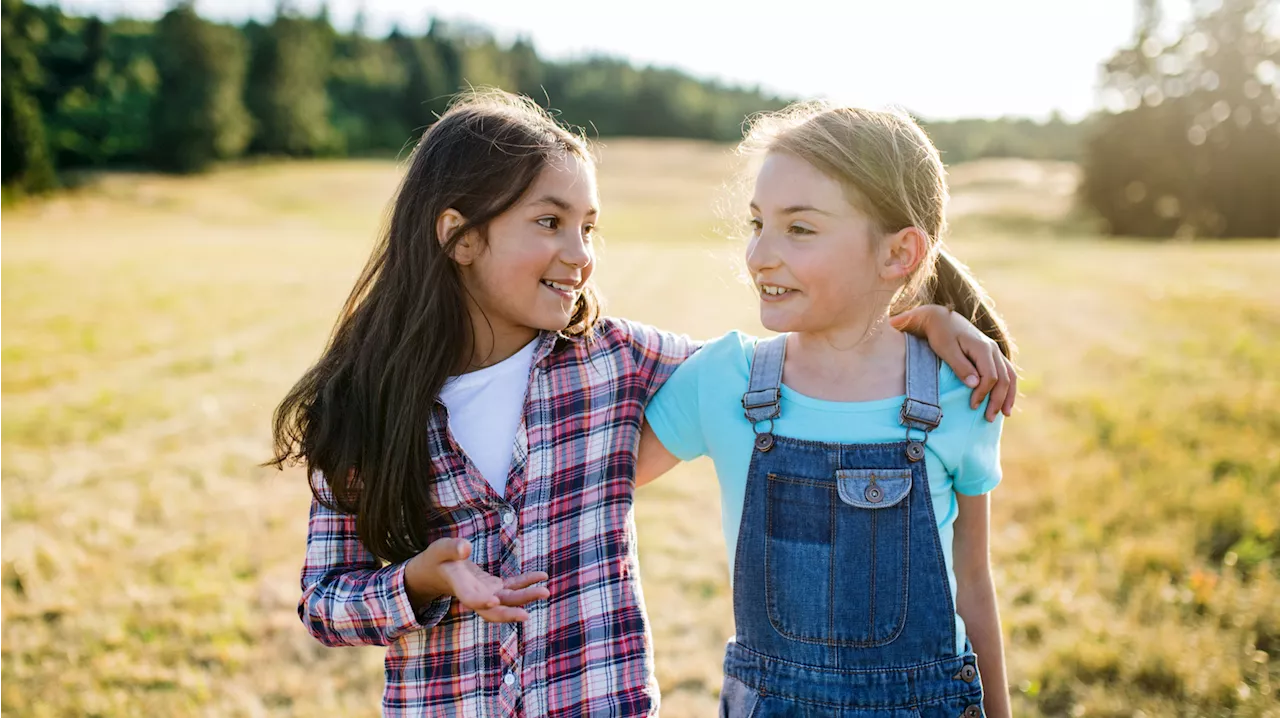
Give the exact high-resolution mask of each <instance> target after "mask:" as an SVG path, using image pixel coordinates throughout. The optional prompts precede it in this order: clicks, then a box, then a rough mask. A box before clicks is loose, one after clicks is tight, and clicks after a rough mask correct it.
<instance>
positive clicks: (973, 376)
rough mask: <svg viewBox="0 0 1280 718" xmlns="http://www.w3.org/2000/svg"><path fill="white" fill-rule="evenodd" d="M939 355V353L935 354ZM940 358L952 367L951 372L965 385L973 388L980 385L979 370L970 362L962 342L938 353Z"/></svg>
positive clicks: (952, 344) (955, 343) (954, 343)
mask: <svg viewBox="0 0 1280 718" xmlns="http://www.w3.org/2000/svg"><path fill="white" fill-rule="evenodd" d="M935 353H937V352H935ZM937 354H938V358H939V359H941V360H942V361H944V362H946V364H947V366H949V367H951V371H953V372H955V373H956V376H958V377H960V379H961V380H962V381H964V385H965V386H967V387H969V388H973V387H976V386H977V385H978V369H977V367H975V366H974V365H973V362H971V361H969V357H968V356H967V355H966V354H965V349H964V347H963V346H962V345H961V344H960V342H953V343H951V344H950V345H948V346H947V347H946V349H944V350H943V351H942V352H940V353H937Z"/></svg>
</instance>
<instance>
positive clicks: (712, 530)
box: [0, 0, 1280, 718]
mask: <svg viewBox="0 0 1280 718" xmlns="http://www.w3.org/2000/svg"><path fill="white" fill-rule="evenodd" d="M0 2H2V7H3V37H2V38H0V52H2V54H3V72H2V74H0V78H2V80H3V98H2V102H0V108H2V109H3V143H4V144H3V154H2V155H0V159H2V161H3V200H4V204H3V248H2V249H3V257H2V259H3V274H2V278H0V282H2V287H3V297H2V300H3V301H2V305H0V306H2V312H3V336H2V342H3V372H2V382H3V452H2V469H0V470H2V478H3V489H2V490H3V524H2V525H3V541H2V550H3V579H2V581H0V592H2V593H0V599H2V604H0V605H2V615H3V636H2V639H3V640H2V651H3V682H2V688H0V698H2V707H0V710H2V711H3V713H4V714H5V715H14V716H82V715H92V716H136V715H165V716H169V715H173V716H186V715H192V716H224V715H226V716H260V715H304V714H318V713H321V712H328V713H329V714H337V715H368V716H371V715H376V714H377V710H378V703H379V698H380V694H381V687H382V674H381V660H382V650H381V649H327V648H323V647H321V646H320V645H319V644H318V643H315V642H314V641H313V640H312V639H311V638H310V637H309V636H308V635H307V634H306V632H305V630H304V629H303V627H302V626H301V625H300V623H299V622H298V619H297V616H296V613H295V605H296V601H297V598H298V583H297V581H298V579H297V572H298V570H299V568H300V565H301V560H302V555H303V550H304V541H305V531H306V511H307V506H308V501H309V498H310V495H309V492H308V491H307V488H306V485H305V482H304V480H303V477H302V475H301V472H300V471H298V470H296V469H295V470H289V471H286V472H283V473H280V472H276V471H274V470H268V469H264V468H260V467H259V464H260V462H262V461H264V460H265V459H267V458H268V456H269V448H270V447H269V439H270V436H269V432H270V426H269V419H270V413H271V411H272V409H273V408H274V406H275V403H276V402H277V401H279V399H280V398H282V397H283V394H284V392H285V391H286V390H287V389H288V388H289V386H291V384H292V382H293V381H294V380H296V379H297V378H298V376H299V375H300V374H301V372H302V371H303V370H304V369H305V368H306V367H307V366H308V365H309V364H310V362H312V361H314V360H315V359H316V358H317V357H318V355H319V353H320V351H321V350H322V348H323V345H324V342H325V339H326V337H327V332H328V330H329V328H330V326H331V323H332V322H333V320H334V318H335V317H336V315H337V312H338V310H339V308H340V306H341V303H342V300H343V299H344V298H345V296H346V293H347V292H348V291H349V289H350V287H351V284H352V282H353V281H354V279H355V277H356V274H357V273H358V272H359V270H360V268H361V266H362V264H363V262H364V260H365V258H366V257H367V255H368V252H369V249H370V247H371V245H372V242H373V241H374V239H375V237H376V236H377V232H378V228H379V223H380V221H381V218H382V215H383V211H384V209H385V207H386V204H387V202H388V201H389V200H390V199H391V197H392V193H393V192H394V190H395V187H396V183H397V181H398V179H399V175H400V170H401V165H400V164H399V163H400V162H401V161H403V159H404V158H405V157H407V155H408V152H409V150H410V149H411V148H412V146H413V143H414V142H415V141H416V139H417V137H418V136H419V135H420V134H421V131H422V129H423V128H424V127H426V126H427V125H429V124H430V122H431V121H432V118H433V113H438V112H441V111H442V110H443V108H444V107H445V106H446V104H447V102H448V98H449V96H450V95H451V94H452V93H454V92H456V91H458V89H460V88H463V87H466V86H467V85H477V86H478V85H495V86H499V87H503V88H505V89H508V90H512V91H517V92H522V93H525V94H528V95H530V96H532V97H534V98H536V99H537V100H538V101H539V102H540V103H542V104H545V105H547V106H549V107H552V108H555V109H556V110H557V111H558V113H559V117H560V118H561V119H562V120H563V121H564V122H566V123H570V124H573V125H577V126H580V127H583V128H584V129H585V131H586V133H587V135H588V136H590V137H591V138H593V139H594V140H595V141H596V142H597V147H598V151H599V155H600V192H601V199H602V203H603V215H602V219H601V230H602V233H603V236H604V239H605V241H604V243H603V246H602V249H601V257H600V264H599V270H598V272H597V275H596V276H597V278H598V280H599V284H600V286H601V289H602V290H603V293H604V295H605V297H606V301H607V309H608V311H609V312H610V313H612V314H618V315H622V316H627V317H630V318H633V319H637V320H641V321H645V322H649V323H653V324H655V325H658V326H660V327H663V328H666V329H671V330H676V331H680V332H685V333H688V334H690V335H692V336H695V337H699V338H710V337H713V336H716V335H719V334H721V333H723V332H725V331H728V330H730V329H735V328H737V329H743V330H746V331H752V332H760V331H761V327H760V325H759V323H758V321H757V318H756V302H755V300H754V295H753V293H752V292H751V291H750V290H749V289H748V288H747V287H745V286H744V285H743V284H742V283H741V282H740V281H739V279H738V273H737V266H738V263H739V259H740V256H741V254H742V247H741V246H739V245H738V244H736V243H735V242H734V241H732V240H731V239H729V238H727V237H726V236H725V234H724V232H723V231H722V229H723V226H724V222H723V220H724V218H725V216H726V213H727V216H729V217H730V218H733V217H736V216H737V215H738V214H741V211H742V210H741V208H736V207H733V206H731V205H726V203H727V202H728V201H729V199H728V197H729V195H728V194H727V193H726V192H725V187H726V183H727V182H728V181H729V180H730V178H731V176H732V174H733V173H734V171H735V169H736V165H735V161H734V159H733V157H732V155H731V150H732V146H733V145H732V143H733V142H734V141H735V140H736V139H738V138H739V137H740V136H741V127H742V123H743V120H744V118H745V117H746V116H748V115H749V114H750V113H753V112H757V111H762V110H769V109H776V108H778V107H781V106H783V105H784V104H786V103H787V102H789V101H792V100H796V99H806V98H810V97H817V96H823V97H829V98H831V99H834V100H837V101H842V102H852V103H856V104H861V105H865V106H871V107H884V106H887V105H893V106H897V107H901V108H903V109H905V110H907V111H909V112H911V113H912V114H913V115H915V116H916V117H918V119H920V121H921V122H922V123H923V124H924V126H925V128H926V130H927V132H928V133H929V135H930V136H931V137H932V138H933V140H934V142H935V143H936V144H937V145H938V147H939V148H940V149H941V150H942V153H943V158H944V160H945V161H946V162H947V164H948V168H949V173H950V182H951V189H952V195H953V196H952V201H951V205H950V208H949V212H950V220H951V222H952V234H951V236H950V237H949V239H948V241H949V243H950V244H951V247H952V249H953V251H954V252H955V253H956V254H957V255H958V256H959V257H960V258H961V259H963V260H964V261H966V262H968V263H969V264H970V265H971V266H972V268H973V269H974V271H975V273H976V274H977V275H978V277H979V278H980V279H981V280H982V281H983V282H984V284H985V285H986V286H987V288H988V290H989V291H990V292H991V294H992V295H993V296H994V298H995V300H996V303H997V305H998V307H999V309H1000V310H1001V311H1002V312H1003V313H1004V314H1005V316H1006V317H1007V318H1008V320H1009V323H1010V326H1011V329H1012V332H1013V334H1014V337H1015V339H1016V340H1017V341H1018V343H1019V346H1020V354H1019V356H1018V360H1019V363H1020V365H1021V367H1022V373H1023V377H1024V378H1023V381H1022V384H1021V388H1022V393H1023V396H1022V397H1021V398H1020V401H1019V404H1018V411H1017V413H1016V414H1015V415H1014V417H1013V418H1012V419H1010V420H1009V421H1008V422H1007V424H1006V430H1005V442H1004V467H1005V481H1004V483H1003V484H1002V486H1001V487H1000V488H999V489H998V490H997V491H996V493H995V494H994V496H993V507H994V508H993V511H994V513H995V517H994V521H995V525H994V527H993V554H994V559H995V565H996V579H997V585H998V590H999V593H1000V604H1001V610H1002V613H1003V619H1004V629H1005V633H1006V641H1007V653H1008V663H1009V674H1010V682H1011V691H1012V693H1013V697H1014V701H1015V711H1016V714H1017V715H1029V716H1035V715H1043V716H1115V717H1117V718H1119V717H1122V716H1123V717H1126V718H1128V717H1136V716H1280V696H1278V695H1277V691H1280V576H1278V572H1280V559H1278V558H1277V557H1278V556H1280V409H1278V408H1277V407H1278V406H1280V358H1278V357H1280V286H1278V283H1277V277H1280V243H1278V242H1277V239H1278V238H1280V8H1278V7H1277V5H1278V3H1277V2H1276V1H1275V0H1186V1H1175V0H1165V1H1164V2H1160V1H1158V0H1140V1H1139V2H1136V3H1131V2H1126V1H1125V0H1087V1H1084V0H1082V1H1080V2H1071V3H1067V2H1058V3H1028V2H1004V1H1001V0H971V1H970V2H966V3H946V2H928V1H926V0H915V1H912V2H902V3H898V4H896V5H894V6H893V7H887V5H888V4H886V3H875V4H873V3H845V4H844V5H843V6H841V7H840V8H838V9H832V8H829V7H823V4H820V3H818V2H816V0H814V1H813V2H810V0H792V1H790V2H787V3H758V4H756V5H751V4H745V3H733V4H730V5H722V6H719V7H716V6H715V5H714V4H711V3H707V4H696V3H687V2H685V3H677V2H671V1H668V0H653V1H652V2H647V3H644V4H643V7H642V8H641V9H636V8H631V7H629V8H628V9H627V10H626V11H625V13H624V11H623V10H621V9H615V8H613V7H612V6H608V5H599V4H587V3H577V4H574V3H569V2H555V1H554V0H547V2H541V3H539V2H524V3H516V2H514V1H508V0H492V1H491V2H486V3H475V2H454V3H448V2H433V3H412V4H409V3H403V4H402V3H397V2H395V1H394V0H364V1H363V2H357V1H355V0H347V1H345V2H341V1H339V0H335V1H334V2H331V3H326V4H321V3H319V2H315V1H312V2H303V1H301V0H298V1H297V2H281V3H279V4H272V3H269V2H266V0H227V1H226V2H197V3H191V2H178V3H165V2H162V1H161V0H135V1H127V0H115V1H112V0H79V1H78V2H66V3H64V4H63V5H61V7H59V6H55V5H49V4H43V3H29V2H23V1H22V0H0ZM695 5H696V7H695ZM717 502H718V492H717V488H716V485H715V477H714V473H713V471H712V468H711V466H710V464H709V463H708V462H704V461H700V462H695V463H692V464H689V465H685V466H683V467H681V468H680V469H679V470H678V472H677V473H676V474H675V475H674V476H673V477H671V478H667V479H664V480H662V481H659V482H657V483H656V484H654V485H653V486H651V487H646V488H645V489H643V490H641V491H639V492H638V494H637V502H636V518H637V522H638V525H639V531H640V539H641V566H642V570H643V583H644V588H645V592H646V599H647V603H648V608H649V612H650V615H651V619H652V623H653V629H654V640H655V644H656V650H657V670H658V675H659V679H660V681H661V684H662V688H663V715H664V716H675V717H676V718H681V717H685V716H705V715H712V714H714V711H715V704H716V699H717V694H718V691H719V687H720V659H721V656H722V650H723V643H724V640H725V639H726V638H727V637H728V636H729V635H730V634H731V632H732V618H731V611H732V605H731V601H730V595H729V588H728V576H727V572H726V566H725V561H724V551H723V541H722V538H721V533H720V527H719V525H718V519H716V518H712V517H718V515H719V512H718V511H717V510H716V509H717V507H718V505H717Z"/></svg>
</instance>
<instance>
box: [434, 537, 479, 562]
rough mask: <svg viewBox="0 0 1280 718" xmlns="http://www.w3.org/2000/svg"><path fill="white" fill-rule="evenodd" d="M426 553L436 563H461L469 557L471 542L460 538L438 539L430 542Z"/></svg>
mask: <svg viewBox="0 0 1280 718" xmlns="http://www.w3.org/2000/svg"><path fill="white" fill-rule="evenodd" d="M427 551H428V552H429V553H430V554H431V559H432V560H433V561H434V562H436V563H443V562H445V561H463V560H466V559H468V558H470V557H471V542H470V541H468V540H466V539H460V538H444V539H439V540H437V541H432V542H431V545H430V546H428V547H427Z"/></svg>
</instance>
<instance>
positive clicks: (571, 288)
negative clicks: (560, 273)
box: [542, 279, 578, 293]
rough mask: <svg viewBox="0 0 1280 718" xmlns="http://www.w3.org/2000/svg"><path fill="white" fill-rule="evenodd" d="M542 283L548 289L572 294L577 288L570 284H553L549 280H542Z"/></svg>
mask: <svg viewBox="0 0 1280 718" xmlns="http://www.w3.org/2000/svg"><path fill="white" fill-rule="evenodd" d="M542 283H543V284H545V285H547V286H548V287H551V288H552V289H559V290H560V291H562V292H570V293H572V292H576V291H578V288H577V287H575V286H574V285H572V284H561V283H559V282H553V281H551V280H550V279H544V280H542Z"/></svg>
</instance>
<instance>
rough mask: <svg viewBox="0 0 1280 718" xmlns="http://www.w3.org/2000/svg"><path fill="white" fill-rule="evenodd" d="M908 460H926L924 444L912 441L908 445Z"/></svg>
mask: <svg viewBox="0 0 1280 718" xmlns="http://www.w3.org/2000/svg"><path fill="white" fill-rule="evenodd" d="M907 458H908V459H909V460H911V461H919V460H921V459H923V458H924V444H921V443H920V442H918V441H912V442H910V443H909V444H907Z"/></svg>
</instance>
